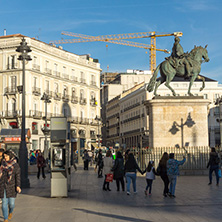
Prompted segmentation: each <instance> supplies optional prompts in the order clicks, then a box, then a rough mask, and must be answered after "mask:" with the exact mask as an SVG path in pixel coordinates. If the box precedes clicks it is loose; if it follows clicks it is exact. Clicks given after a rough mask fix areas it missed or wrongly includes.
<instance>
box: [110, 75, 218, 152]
mask: <svg viewBox="0 0 222 222" xmlns="http://www.w3.org/2000/svg"><path fill="white" fill-rule="evenodd" d="M205 84H206V86H205V88H204V90H203V91H201V92H200V91H199V89H200V88H201V86H202V82H201V81H199V80H197V81H195V82H194V85H193V87H192V93H193V94H194V95H195V96H203V97H204V98H205V99H208V100H209V101H210V105H209V106H208V132H209V146H215V145H220V143H221V142H220V138H221V136H220V123H219V122H220V111H219V107H218V106H216V105H215V101H216V99H217V98H219V97H221V96H222V85H221V84H219V83H218V82H217V81H215V80H212V79H210V78H207V77H206V82H205ZM188 85H189V82H188V81H184V80H183V79H181V78H175V79H174V81H172V83H171V86H172V87H173V88H174V90H175V91H176V93H177V95H178V96H187V90H188ZM146 87H147V84H146V83H145V84H144V83H141V84H138V85H136V86H135V87H132V88H131V89H129V90H127V91H125V92H123V93H121V94H120V95H119V96H117V97H116V98H115V104H116V105H115V107H119V111H118V110H115V116H119V125H118V127H119V131H118V133H119V134H118V136H116V135H115V137H114V136H112V133H111V129H110V128H108V129H107V135H108V137H107V145H108V146H110V145H112V146H114V145H115V144H116V143H120V146H122V147H131V148H132V147H147V146H148V145H149V117H148V115H149V114H148V113H147V110H146V109H145V106H144V104H143V102H144V101H145V100H150V99H152V97H153V93H148V92H147V90H146ZM158 94H160V95H161V96H172V94H171V92H170V91H169V89H168V88H166V87H165V86H164V85H162V86H160V87H159V89H158ZM113 102H114V100H111V101H109V102H108V104H107V110H106V112H107V113H106V116H112V115H113V114H111V112H114V109H111V108H108V107H110V106H111V104H113ZM112 106H114V105H112ZM111 120H112V119H111ZM115 121H116V120H115V119H114V120H113V122H115ZM110 124H111V125H114V124H113V123H110V120H109V125H110ZM112 131H115V129H112Z"/></svg>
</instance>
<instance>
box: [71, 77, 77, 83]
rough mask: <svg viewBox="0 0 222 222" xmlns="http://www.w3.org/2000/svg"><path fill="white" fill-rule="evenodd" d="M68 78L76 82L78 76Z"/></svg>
mask: <svg viewBox="0 0 222 222" xmlns="http://www.w3.org/2000/svg"><path fill="white" fill-rule="evenodd" d="M70 79H71V80H72V81H74V82H78V78H77V77H76V76H70Z"/></svg>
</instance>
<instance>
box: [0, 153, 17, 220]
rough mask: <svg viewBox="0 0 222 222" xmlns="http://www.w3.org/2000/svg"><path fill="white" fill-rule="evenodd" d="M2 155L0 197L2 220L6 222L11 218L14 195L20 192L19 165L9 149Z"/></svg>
mask: <svg viewBox="0 0 222 222" xmlns="http://www.w3.org/2000/svg"><path fill="white" fill-rule="evenodd" d="M3 156H4V159H3V160H2V165H1V166H0V198H1V199H2V213H3V217H4V222H8V220H10V219H11V218H12V213H13V210H14V207H15V198H16V195H17V193H21V188H20V167H19V164H18V163H17V159H16V158H15V155H14V153H13V152H11V151H10V150H6V151H5V152H4V154H3Z"/></svg>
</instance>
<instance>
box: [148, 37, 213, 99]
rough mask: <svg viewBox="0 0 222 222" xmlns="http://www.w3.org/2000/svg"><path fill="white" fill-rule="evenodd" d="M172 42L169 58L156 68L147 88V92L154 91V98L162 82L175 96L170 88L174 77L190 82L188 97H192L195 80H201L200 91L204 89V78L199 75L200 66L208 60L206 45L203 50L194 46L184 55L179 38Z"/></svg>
mask: <svg viewBox="0 0 222 222" xmlns="http://www.w3.org/2000/svg"><path fill="white" fill-rule="evenodd" d="M174 41H175V42H174V45H173V48H172V53H171V56H170V57H167V58H165V61H163V62H162V63H160V64H159V65H158V66H157V68H156V69H155V71H154V73H153V76H152V78H151V79H150V82H149V84H148V86H147V90H148V91H149V92H152V91H153V90H154V96H158V95H157V89H158V87H159V86H160V85H161V84H162V83H164V82H165V86H166V87H168V88H169V89H170V90H171V91H172V93H173V96H176V93H175V91H174V90H173V88H172V87H171V86H170V82H171V81H172V80H173V78H174V77H175V76H179V77H183V78H184V79H189V80H190V84H189V88H188V95H189V96H193V94H192V93H191V92H190V90H191V87H192V85H193V82H194V81H195V79H196V78H197V79H201V80H202V87H201V88H200V91H202V90H203V89H204V87H205V78H204V77H203V76H200V75H199V73H200V70H201V64H202V63H203V62H209V60H210V59H209V57H208V52H207V45H206V46H205V48H203V47H202V46H198V47H197V46H194V49H192V50H191V52H189V53H188V52H186V53H184V51H183V47H182V46H181V45H180V39H179V37H175V39H174ZM159 71H160V75H161V76H160V78H159V79H158V80H157V74H158V72H159Z"/></svg>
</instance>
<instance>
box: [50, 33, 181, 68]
mask: <svg viewBox="0 0 222 222" xmlns="http://www.w3.org/2000/svg"><path fill="white" fill-rule="evenodd" d="M62 35H67V36H73V37H77V38H79V39H64V40H58V41H51V42H50V43H54V44H66V43H79V42H95V41H102V42H109V43H114V44H119V45H127V46H132V47H138V48H144V49H149V50H150V70H151V71H152V72H153V71H154V69H155V68H156V51H162V52H165V53H170V52H169V51H168V50H166V49H157V48H156V37H166V36H182V35H183V33H182V32H174V33H170V34H156V32H138V33H127V34H113V35H101V36H89V35H83V34H78V33H72V32H66V31H63V32H62ZM137 38H151V45H148V44H143V43H138V42H130V41H124V40H122V39H137Z"/></svg>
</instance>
